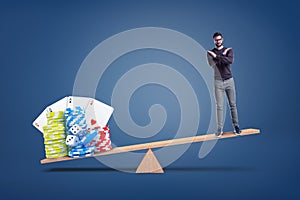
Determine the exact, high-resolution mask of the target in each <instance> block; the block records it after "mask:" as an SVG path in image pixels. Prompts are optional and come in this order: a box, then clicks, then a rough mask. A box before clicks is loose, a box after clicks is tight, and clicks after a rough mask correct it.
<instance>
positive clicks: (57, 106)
mask: <svg viewBox="0 0 300 200" xmlns="http://www.w3.org/2000/svg"><path fill="white" fill-rule="evenodd" d="M66 108H67V97H64V98H62V99H60V100H58V101H56V102H55V103H53V104H51V105H50V106H48V107H47V108H46V110H47V112H58V111H63V112H65V110H66Z"/></svg>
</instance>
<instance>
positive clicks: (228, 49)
mask: <svg viewBox="0 0 300 200" xmlns="http://www.w3.org/2000/svg"><path fill="white" fill-rule="evenodd" d="M231 49H232V48H227V49H225V50H224V51H223V56H226V54H227V52H228V51H230V50H231Z"/></svg>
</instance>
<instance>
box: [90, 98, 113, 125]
mask: <svg viewBox="0 0 300 200" xmlns="http://www.w3.org/2000/svg"><path fill="white" fill-rule="evenodd" d="M113 110H114V109H113V107H111V106H108V105H106V104H104V103H102V102H100V101H98V100H96V99H91V100H90V102H89V104H88V106H87V108H86V110H85V117H86V122H87V129H88V130H92V129H94V128H96V127H99V126H100V127H104V126H106V124H107V122H108V120H109V118H110V117H111V115H112V113H113Z"/></svg>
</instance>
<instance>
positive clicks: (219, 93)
mask: <svg viewBox="0 0 300 200" xmlns="http://www.w3.org/2000/svg"><path fill="white" fill-rule="evenodd" d="M225 94H226V96H227V101H228V105H229V107H230V114H231V120H232V125H233V126H238V125H239V124H238V113H237V107H236V94H235V86H234V80H233V78H230V79H227V80H225V81H223V80H215V98H216V104H217V122H218V131H223V124H224V122H223V121H224V116H223V115H224V96H225Z"/></svg>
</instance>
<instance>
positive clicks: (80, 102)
mask: <svg viewBox="0 0 300 200" xmlns="http://www.w3.org/2000/svg"><path fill="white" fill-rule="evenodd" d="M90 100H91V98H90V97H78V96H69V97H67V108H71V109H74V108H75V107H76V106H80V107H81V108H82V109H83V110H85V109H86V108H87V105H88V103H89V101H90Z"/></svg>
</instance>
